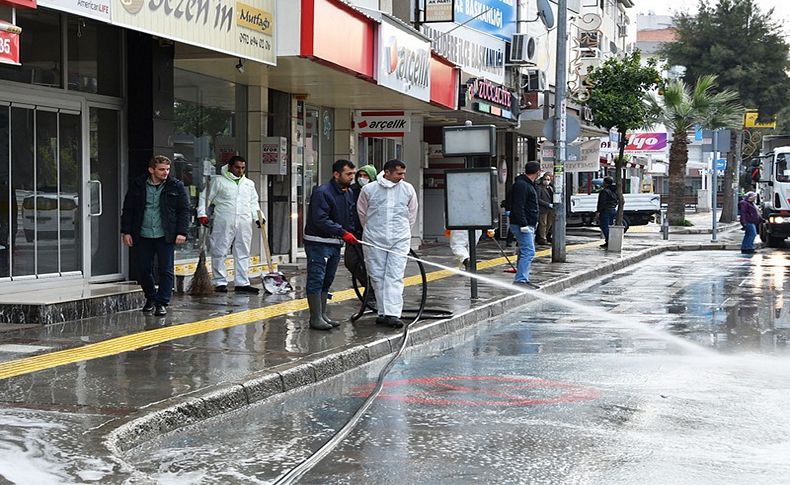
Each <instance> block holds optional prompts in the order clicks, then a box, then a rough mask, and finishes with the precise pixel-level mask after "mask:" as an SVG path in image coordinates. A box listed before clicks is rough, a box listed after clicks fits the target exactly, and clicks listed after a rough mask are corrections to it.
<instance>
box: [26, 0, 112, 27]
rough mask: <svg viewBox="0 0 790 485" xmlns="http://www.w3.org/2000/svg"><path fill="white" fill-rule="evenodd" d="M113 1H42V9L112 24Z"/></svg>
mask: <svg viewBox="0 0 790 485" xmlns="http://www.w3.org/2000/svg"><path fill="white" fill-rule="evenodd" d="M111 3H112V0H41V1H40V2H38V4H39V5H41V6H42V7H49V8H54V9H55V10H60V11H62V12H69V13H73V14H74V15H79V16H80V17H86V18H91V19H95V20H100V21H102V22H110V20H111V18H110V4H111Z"/></svg>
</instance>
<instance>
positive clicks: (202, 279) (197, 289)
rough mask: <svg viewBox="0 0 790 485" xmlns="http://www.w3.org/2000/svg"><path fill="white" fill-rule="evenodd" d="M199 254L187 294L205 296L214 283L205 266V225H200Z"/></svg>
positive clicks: (209, 293) (209, 292)
mask: <svg viewBox="0 0 790 485" xmlns="http://www.w3.org/2000/svg"><path fill="white" fill-rule="evenodd" d="M209 180H210V178H209V179H207V180H206V204H208V200H209V198H208V181H209ZM200 231H202V232H201V234H200V243H199V244H200V255H199V256H198V262H197V267H196V268H195V274H193V275H192V281H190V282H189V294H190V295H192V296H205V295H211V294H212V293H214V285H213V284H212V283H211V275H209V274H208V268H207V267H206V233H208V228H207V227H203V226H201V227H200Z"/></svg>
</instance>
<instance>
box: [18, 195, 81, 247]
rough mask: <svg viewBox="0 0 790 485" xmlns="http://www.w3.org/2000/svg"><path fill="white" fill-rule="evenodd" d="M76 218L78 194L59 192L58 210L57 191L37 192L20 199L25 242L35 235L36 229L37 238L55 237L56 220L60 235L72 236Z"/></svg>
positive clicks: (56, 234)
mask: <svg viewBox="0 0 790 485" xmlns="http://www.w3.org/2000/svg"><path fill="white" fill-rule="evenodd" d="M78 218H79V195H78V194H75V193H61V194H60V212H58V194H57V192H39V193H37V194H33V195H28V196H27V197H25V198H24V199H22V229H23V230H24V232H25V239H26V240H27V242H32V241H33V239H34V238H35V237H36V229H38V238H39V239H57V237H58V221H60V234H61V237H64V238H73V237H74V236H75V233H76V229H77V221H78Z"/></svg>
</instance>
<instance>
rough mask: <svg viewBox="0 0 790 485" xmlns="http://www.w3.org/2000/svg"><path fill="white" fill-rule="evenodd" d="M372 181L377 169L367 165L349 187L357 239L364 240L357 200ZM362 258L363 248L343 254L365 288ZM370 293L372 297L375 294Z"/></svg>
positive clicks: (349, 269) (366, 278) (347, 267)
mask: <svg viewBox="0 0 790 485" xmlns="http://www.w3.org/2000/svg"><path fill="white" fill-rule="evenodd" d="M371 180H376V167H374V166H373V165H365V166H362V167H360V168H359V170H358V171H357V173H356V175H354V183H353V184H351V186H350V187H349V189H350V191H351V196H352V198H353V199H354V210H353V216H354V236H356V237H357V239H362V223H361V222H360V221H359V214H357V200H359V194H360V192H362V187H364V186H366V185H367V184H369V183H370V181H371ZM362 256H363V253H362V246H355V247H353V248H352V247H347V248H346V252H345V253H344V254H343V264H345V266H346V269H348V271H349V272H351V274H352V275H354V278H355V279H356V280H357V282H358V283H359V284H360V286H365V285H367V284H368V273H367V272H366V271H365V267H364V265H362ZM369 293H370V294H371V296H372V294H373V292H372V291H371V292H369Z"/></svg>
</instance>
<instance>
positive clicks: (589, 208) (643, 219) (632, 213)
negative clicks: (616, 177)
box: [568, 179, 661, 226]
mask: <svg viewBox="0 0 790 485" xmlns="http://www.w3.org/2000/svg"><path fill="white" fill-rule="evenodd" d="M596 182H600V181H599V179H596V180H594V181H593V186H594V187H597V186H599V185H602V183H596ZM623 198H624V199H625V206H624V207H623V218H624V219H625V221H624V222H625V225H626V226H644V225H646V224H647V223H649V222H652V221H654V220H655V221H658V216H659V214H660V213H661V196H660V195H659V194H623ZM597 208H598V194H597V193H594V194H574V195H571V201H570V204H569V206H568V225H577V226H578V225H584V226H591V225H593V224H595V211H596V209H597Z"/></svg>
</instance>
